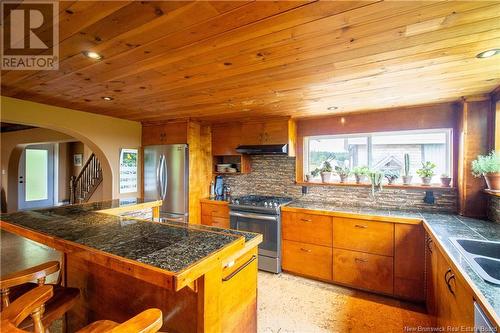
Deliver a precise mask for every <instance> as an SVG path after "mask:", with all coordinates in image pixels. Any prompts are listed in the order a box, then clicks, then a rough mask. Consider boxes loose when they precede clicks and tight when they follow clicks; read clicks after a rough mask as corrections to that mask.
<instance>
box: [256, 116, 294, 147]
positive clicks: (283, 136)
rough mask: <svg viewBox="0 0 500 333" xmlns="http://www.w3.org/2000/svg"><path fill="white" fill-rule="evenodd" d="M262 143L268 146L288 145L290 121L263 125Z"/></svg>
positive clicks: (271, 122)
mask: <svg viewBox="0 0 500 333" xmlns="http://www.w3.org/2000/svg"><path fill="white" fill-rule="evenodd" d="M262 143H263V144H266V145H273V144H286V143H288V120H277V121H269V122H265V123H264V125H263V132H262Z"/></svg>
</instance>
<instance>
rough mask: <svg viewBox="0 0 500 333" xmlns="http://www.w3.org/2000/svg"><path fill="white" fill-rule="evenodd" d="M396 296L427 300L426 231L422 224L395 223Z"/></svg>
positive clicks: (419, 300)
mask: <svg viewBox="0 0 500 333" xmlns="http://www.w3.org/2000/svg"><path fill="white" fill-rule="evenodd" d="M394 296H396V297H398V298H403V299H408V300H412V301H418V302H425V231H424V227H423V226H422V224H402V223H397V224H394Z"/></svg>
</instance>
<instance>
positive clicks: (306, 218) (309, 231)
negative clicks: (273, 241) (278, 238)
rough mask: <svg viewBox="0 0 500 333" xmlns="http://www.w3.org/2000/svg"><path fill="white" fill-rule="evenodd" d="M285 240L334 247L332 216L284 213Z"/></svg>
mask: <svg viewBox="0 0 500 333" xmlns="http://www.w3.org/2000/svg"><path fill="white" fill-rule="evenodd" d="M282 225H283V239H287V240H292V241H296V242H303V243H309V244H315V245H323V246H332V218H331V217H330V216H322V215H312V214H303V213H289V212H284V213H283V216H282Z"/></svg>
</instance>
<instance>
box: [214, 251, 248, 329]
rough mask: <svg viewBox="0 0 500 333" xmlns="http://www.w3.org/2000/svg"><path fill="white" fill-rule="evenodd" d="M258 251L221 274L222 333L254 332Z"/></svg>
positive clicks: (220, 313) (244, 256) (220, 314)
mask: <svg viewBox="0 0 500 333" xmlns="http://www.w3.org/2000/svg"><path fill="white" fill-rule="evenodd" d="M254 257H257V248H255V249H253V250H251V251H249V252H247V253H245V254H244V255H242V256H241V257H240V258H238V259H236V260H235V261H234V264H233V265H231V267H224V268H223V271H222V286H221V292H220V295H221V297H220V312H219V314H218V316H220V318H221V332H235V333H237V332H257V321H256V318H257V275H258V274H257V260H256V259H254Z"/></svg>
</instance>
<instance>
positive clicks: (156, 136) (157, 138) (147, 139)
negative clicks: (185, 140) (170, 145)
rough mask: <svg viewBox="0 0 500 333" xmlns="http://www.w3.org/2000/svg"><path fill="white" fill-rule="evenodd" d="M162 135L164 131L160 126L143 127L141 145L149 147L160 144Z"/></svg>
mask: <svg viewBox="0 0 500 333" xmlns="http://www.w3.org/2000/svg"><path fill="white" fill-rule="evenodd" d="M163 135H164V131H163V126H161V125H152V126H151V125H150V126H143V127H142V145H143V146H149V145H158V144H161V142H162V137H163Z"/></svg>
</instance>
